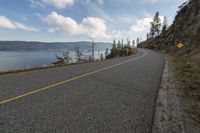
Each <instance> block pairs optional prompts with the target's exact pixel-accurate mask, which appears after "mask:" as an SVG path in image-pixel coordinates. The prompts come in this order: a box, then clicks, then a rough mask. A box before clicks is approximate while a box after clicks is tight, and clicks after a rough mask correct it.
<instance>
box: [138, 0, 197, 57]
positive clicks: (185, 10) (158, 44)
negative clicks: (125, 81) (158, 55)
mask: <svg viewBox="0 0 200 133" xmlns="http://www.w3.org/2000/svg"><path fill="white" fill-rule="evenodd" d="M179 41H182V42H183V43H184V48H183V49H181V50H178V49H177V48H176V45H177V43H178V42H179ZM138 47H141V48H149V49H157V50H164V51H166V52H176V53H186V52H191V51H193V52H194V51H196V50H199V49H200V48H199V47H200V1H199V0H190V1H189V2H186V3H184V4H183V5H181V6H180V10H179V11H178V12H177V15H176V17H175V20H174V22H173V24H172V25H171V26H170V27H169V29H168V30H167V31H166V32H164V33H162V34H161V35H160V36H158V37H156V38H153V39H148V40H147V41H145V42H142V43H141V44H139V46H138Z"/></svg>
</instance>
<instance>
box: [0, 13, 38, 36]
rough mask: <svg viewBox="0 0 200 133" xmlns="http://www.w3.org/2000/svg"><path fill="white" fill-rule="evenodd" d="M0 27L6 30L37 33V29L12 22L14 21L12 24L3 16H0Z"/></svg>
mask: <svg viewBox="0 0 200 133" xmlns="http://www.w3.org/2000/svg"><path fill="white" fill-rule="evenodd" d="M0 27H2V28H6V29H20V30H24V31H33V32H36V31H38V29H36V28H34V27H32V26H27V25H25V24H22V23H19V22H14V21H13V22H12V21H11V20H9V19H8V18H6V17H5V16H0Z"/></svg>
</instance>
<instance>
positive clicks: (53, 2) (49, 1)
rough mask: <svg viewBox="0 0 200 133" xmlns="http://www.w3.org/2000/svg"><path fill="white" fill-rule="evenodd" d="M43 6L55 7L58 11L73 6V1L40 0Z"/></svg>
mask: <svg viewBox="0 0 200 133" xmlns="http://www.w3.org/2000/svg"><path fill="white" fill-rule="evenodd" d="M41 1H42V2H43V3H44V4H47V5H51V6H55V7H56V8H58V9H64V8H65V7H67V6H70V5H73V4H74V0H41Z"/></svg>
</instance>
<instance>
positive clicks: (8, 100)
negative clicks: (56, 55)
mask: <svg viewBox="0 0 200 133" xmlns="http://www.w3.org/2000/svg"><path fill="white" fill-rule="evenodd" d="M145 55H146V53H145V54H144V55H143V56H145ZM143 56H139V57H136V58H133V59H129V60H126V61H124V62H121V63H117V64H114V65H111V66H108V67H104V68H101V69H98V70H95V71H92V72H89V73H86V74H82V75H79V76H76V77H74V78H71V79H67V80H64V81H62V82H59V83H55V84H52V85H49V86H46V87H43V88H40V89H36V90H34V91H31V92H27V93H24V94H22V95H19V96H15V97H12V98H9V99H7V100H3V101H0V105H2V104H6V103H9V102H12V101H15V100H18V99H21V98H23V97H27V96H29V95H32V94H35V93H38V92H41V91H45V90H48V89H51V88H53V87H57V86H60V85H63V84H66V83H69V82H71V81H74V80H77V79H80V78H83V77H87V76H89V75H92V74H96V73H98V72H101V71H104V70H107V69H110V68H113V67H116V66H119V65H122V64H125V63H128V62H131V61H133V60H136V59H138V58H141V57H143Z"/></svg>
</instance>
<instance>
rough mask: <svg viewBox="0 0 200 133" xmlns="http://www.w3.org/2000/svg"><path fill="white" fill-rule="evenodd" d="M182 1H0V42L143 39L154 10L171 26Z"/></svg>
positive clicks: (183, 0)
mask: <svg viewBox="0 0 200 133" xmlns="http://www.w3.org/2000/svg"><path fill="white" fill-rule="evenodd" d="M183 2H185V0H139V1H138V0H1V1H0V40H24V41H46V42H51V41H55V42H66V41H81V40H89V38H91V37H92V38H94V39H95V40H96V41H103V42H111V41H112V40H113V38H116V39H120V40H121V38H124V40H126V39H127V38H129V39H130V40H132V39H135V38H137V37H142V38H143V39H144V38H145V35H146V33H147V32H148V30H149V22H150V21H152V17H153V16H154V14H155V12H156V11H159V12H160V15H161V18H163V16H167V18H168V23H169V24H171V23H172V21H173V19H174V16H175V15H176V11H177V10H178V6H179V5H181V4H182V3H183Z"/></svg>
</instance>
